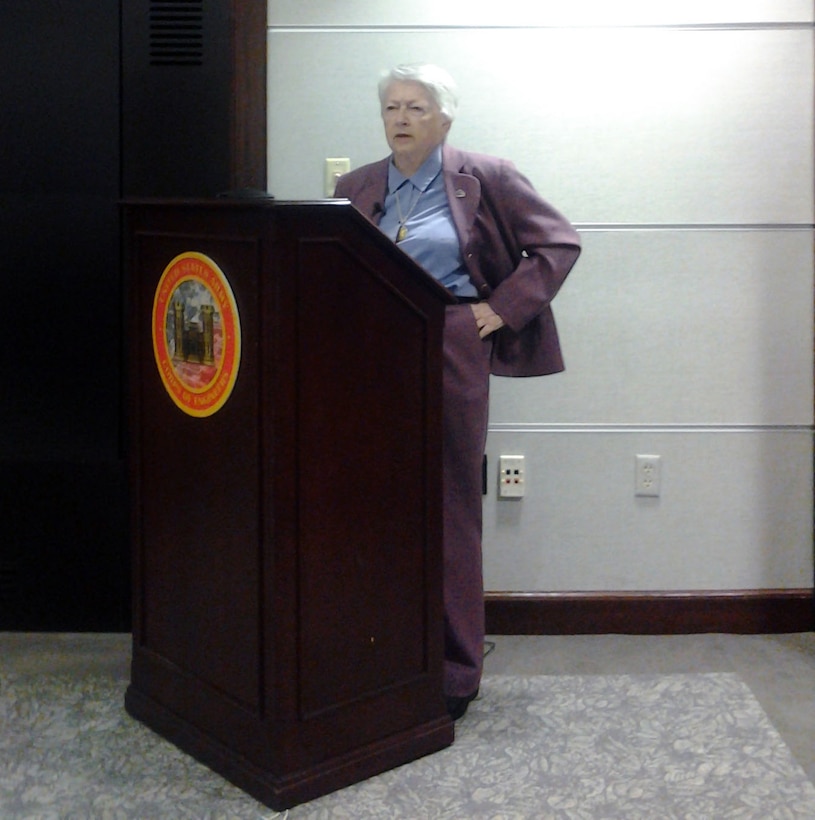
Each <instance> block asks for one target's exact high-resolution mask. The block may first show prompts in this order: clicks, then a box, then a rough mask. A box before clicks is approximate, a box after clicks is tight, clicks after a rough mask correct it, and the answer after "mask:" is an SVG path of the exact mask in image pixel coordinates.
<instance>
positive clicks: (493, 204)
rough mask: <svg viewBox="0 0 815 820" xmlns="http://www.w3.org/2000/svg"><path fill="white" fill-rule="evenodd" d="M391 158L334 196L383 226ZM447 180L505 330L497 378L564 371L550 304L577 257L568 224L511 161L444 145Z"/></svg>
mask: <svg viewBox="0 0 815 820" xmlns="http://www.w3.org/2000/svg"><path fill="white" fill-rule="evenodd" d="M389 161H390V157H386V158H385V159H382V160H380V161H379V162H374V163H371V164H370V165H365V166H363V167H362V168H357V169H356V170H354V171H351V172H350V173H348V174H346V175H345V176H343V177H342V178H341V179H340V181H339V182H338V184H337V189H336V192H335V196H337V197H342V198H347V199H350V200H351V202H352V203H353V205H354V206H355V207H356V208H357V209H358V210H360V211H361V212H362V213H363V214H364V215H365V216H366V217H368V218H369V219H370V220H371V221H372V222H374V223H378V222H379V219H380V217H381V215H382V203H383V202H384V201H385V194H386V191H387V184H388V163H389ZM442 174H443V175H444V184H445V188H446V190H447V197H448V199H449V201H450V211H451V213H452V217H453V221H454V223H455V226H456V231H457V233H458V238H459V243H460V245H461V255H462V258H463V260H464V264H465V265H466V266H467V270H468V272H469V274H470V278H471V279H472V281H473V282H474V283H475V286H476V288H477V289H478V293H479V295H480V296H481V297H482V298H484V299H485V300H487V301H489V304H490V306H491V307H492V309H493V310H494V311H495V312H496V313H497V314H498V315H499V316H500V317H501V318H502V319H503V320H504V322H505V326H504V327H502V328H501V329H500V330H499V331H497V332H496V333H493V334H492V336H491V337H490V338H491V339H492V345H493V348H492V365H491V367H492V373H493V374H494V375H496V376H543V375H546V374H548V373H557V372H559V371H561V370H563V357H562V355H561V352H560V342H559V341H558V335H557V329H556V327H555V320H554V316H553V314H552V308H551V301H552V299H553V298H554V297H555V294H556V293H557V292H558V289H559V288H560V286H561V285H562V284H563V281H564V280H565V278H566V275H567V274H568V273H569V271H570V270H571V268H572V266H573V265H574V263H575V262H576V261H577V257H578V256H579V254H580V239H579V237H578V235H577V232H576V231H575V229H574V228H573V227H572V226H571V224H570V223H569V222H568V221H567V220H566V219H565V217H563V216H562V215H561V214H560V213H558V212H557V211H556V210H555V209H554V208H553V207H552V206H551V205H550V204H549V203H547V202H546V201H545V200H543V199H542V198H541V197H540V196H539V195H538V193H537V192H536V191H535V189H534V188H533V187H532V184H531V183H530V182H529V180H528V179H527V178H526V177H525V176H523V175H522V174H521V173H520V172H519V171H518V170H517V168H516V167H515V166H514V165H513V164H512V163H511V162H509V161H508V160H503V159H498V158H497V157H490V156H485V155H483V154H473V153H469V152H465V151H459V150H458V149H456V148H453V147H451V146H449V145H447V144H445V145H444V147H443V151H442Z"/></svg>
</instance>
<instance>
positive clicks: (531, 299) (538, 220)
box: [481, 160, 580, 332]
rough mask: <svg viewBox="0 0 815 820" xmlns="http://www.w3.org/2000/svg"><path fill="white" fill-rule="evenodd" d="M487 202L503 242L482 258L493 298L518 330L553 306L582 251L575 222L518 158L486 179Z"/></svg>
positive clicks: (503, 163) (503, 162)
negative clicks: (548, 197) (538, 188)
mask: <svg viewBox="0 0 815 820" xmlns="http://www.w3.org/2000/svg"><path fill="white" fill-rule="evenodd" d="M481 193H482V205H483V207H484V208H485V209H486V210H487V212H488V213H489V214H490V217H491V220H489V221H492V222H494V226H495V232H496V233H497V236H495V235H494V236H493V239H494V240H497V244H499V245H502V246H503V248H502V249H501V250H500V251H498V250H496V251H494V252H493V253H492V254H490V253H489V251H487V252H486V253H485V254H484V257H483V258H482V274H483V275H484V278H485V279H486V280H487V281H488V282H489V284H490V285H491V287H492V294H491V296H490V297H489V303H490V306H491V307H492V309H493V310H494V311H495V312H496V313H497V314H498V315H499V316H501V318H502V319H503V320H504V322H505V323H506V325H507V326H508V327H509V328H510V329H511V330H513V331H515V332H518V331H520V330H522V329H523V328H524V327H525V326H526V325H527V324H528V323H529V322H530V321H532V320H533V319H534V318H535V317H537V316H539V315H540V314H541V312H542V311H543V310H544V309H546V308H548V306H549V304H550V302H551V301H552V299H554V297H555V295H556V294H557V292H558V290H559V289H560V287H561V285H562V284H563V282H564V280H565V279H566V276H567V274H568V273H569V271H570V270H571V268H572V266H573V265H574V263H575V262H576V261H577V258H578V256H579V255H580V237H579V235H578V233H577V231H576V230H575V229H574V228H573V227H572V225H571V223H569V221H568V220H567V219H566V218H565V217H564V216H563V215H562V214H561V213H559V212H558V211H557V210H556V209H555V208H554V207H553V206H552V205H550V204H549V203H548V202H546V200H544V199H543V198H542V197H541V196H540V195H539V194H538V193H537V191H536V190H535V188H534V187H533V185H532V183H531V182H530V181H529V180H528V179H527V178H526V177H525V176H524V175H523V174H521V173H520V172H519V171H518V170H517V168H516V167H515V166H514V164H513V163H512V162H509V161H508V160H501V161H500V162H499V163H498V165H497V167H496V168H495V170H494V172H493V173H491V174H490V175H489V176H486V175H485V176H484V177H483V178H482V179H481Z"/></svg>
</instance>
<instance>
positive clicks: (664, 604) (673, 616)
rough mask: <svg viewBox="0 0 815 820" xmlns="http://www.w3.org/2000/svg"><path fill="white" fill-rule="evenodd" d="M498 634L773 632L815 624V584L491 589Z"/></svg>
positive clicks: (491, 623) (491, 616) (491, 617)
mask: <svg viewBox="0 0 815 820" xmlns="http://www.w3.org/2000/svg"><path fill="white" fill-rule="evenodd" d="M485 606H486V616H487V633H488V634H491V635H603V634H611V633H619V634H628V635H688V634H693V633H700V632H724V633H732V634H770V633H784V632H810V631H812V630H813V629H815V599H814V598H813V590H812V589H760V590H734V591H691V592H544V593H540V592H488V593H486V595H485Z"/></svg>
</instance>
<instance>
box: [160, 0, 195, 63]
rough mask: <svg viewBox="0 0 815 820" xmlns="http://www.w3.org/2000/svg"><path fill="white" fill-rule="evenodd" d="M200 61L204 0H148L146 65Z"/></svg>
mask: <svg viewBox="0 0 815 820" xmlns="http://www.w3.org/2000/svg"><path fill="white" fill-rule="evenodd" d="M203 62H204V0H152V2H151V3H150V65H157V66H196V65H202V64H203Z"/></svg>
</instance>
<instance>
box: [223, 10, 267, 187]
mask: <svg viewBox="0 0 815 820" xmlns="http://www.w3.org/2000/svg"><path fill="white" fill-rule="evenodd" d="M266 15H267V2H266V0H232V15H231V16H232V115H231V123H230V141H231V166H232V167H231V169H230V170H231V174H230V175H231V188H232V190H233V191H239V190H241V189H243V188H256V189H258V190H262V191H265V190H266V70H267V69H266V36H267V34H266Z"/></svg>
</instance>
